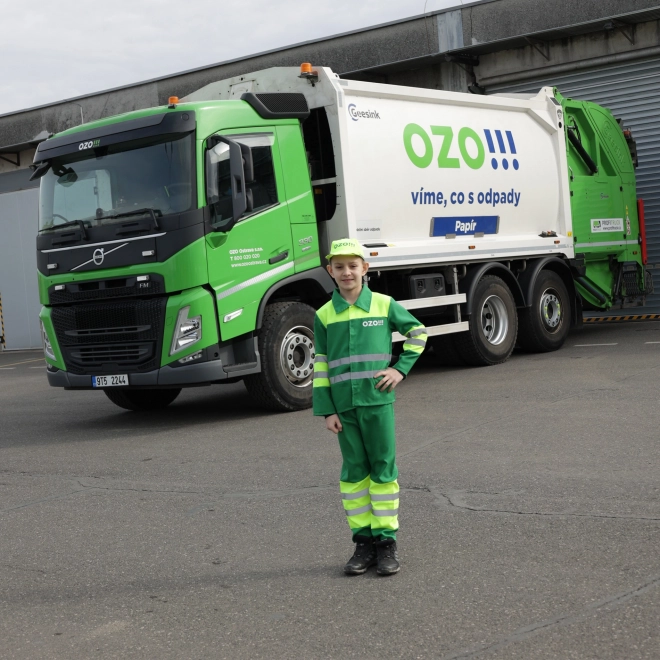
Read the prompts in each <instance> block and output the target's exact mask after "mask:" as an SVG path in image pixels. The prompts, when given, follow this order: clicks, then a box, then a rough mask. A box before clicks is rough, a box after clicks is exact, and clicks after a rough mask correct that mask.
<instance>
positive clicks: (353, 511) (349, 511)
mask: <svg viewBox="0 0 660 660" xmlns="http://www.w3.org/2000/svg"><path fill="white" fill-rule="evenodd" d="M369 511H371V502H369V504H365V505H364V506H360V507H358V508H357V509H346V515H347V516H348V517H349V518H352V517H354V516H359V515H360V514H361V513H367V512H369Z"/></svg>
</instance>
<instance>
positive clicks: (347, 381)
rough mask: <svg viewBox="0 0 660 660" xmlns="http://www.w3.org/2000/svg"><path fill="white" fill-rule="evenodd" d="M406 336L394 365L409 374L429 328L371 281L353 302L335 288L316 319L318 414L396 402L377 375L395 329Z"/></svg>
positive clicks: (384, 364) (386, 360)
mask: <svg viewBox="0 0 660 660" xmlns="http://www.w3.org/2000/svg"><path fill="white" fill-rule="evenodd" d="M394 331H397V332H399V333H400V334H402V335H404V336H405V337H406V340H405V343H404V344H403V353H402V354H401V355H400V357H399V360H398V361H397V363H396V364H395V365H393V366H394V368H395V369H396V370H397V371H400V372H401V373H402V374H403V375H404V376H407V375H408V372H409V371H410V369H412V366H413V365H414V364H415V362H416V360H417V358H418V357H419V356H420V355H421V353H422V351H423V350H424V346H425V345H426V338H427V337H426V328H425V327H424V326H423V325H422V324H421V323H420V322H419V321H418V320H417V319H416V318H415V317H414V316H413V315H412V314H410V313H409V312H408V311H407V310H406V309H405V308H404V307H403V306H402V305H400V304H399V303H398V302H396V300H394V299H393V298H391V297H390V296H385V295H383V294H381V293H375V292H372V291H371V290H370V289H369V287H367V286H366V285H365V286H363V287H362V291H361V292H360V295H359V296H358V299H357V300H356V301H355V304H354V305H351V304H349V303H348V302H347V301H346V300H345V299H344V298H343V297H342V295H341V294H340V293H339V290H338V289H335V291H334V293H333V294H332V300H330V301H329V302H328V303H326V304H325V305H323V307H321V309H319V310H318V312H316V317H315V319H314V344H315V348H316V358H315V360H314V414H315V415H326V416H327V415H332V414H333V413H340V412H345V411H346V410H351V409H353V408H357V407H358V406H382V405H384V404H386V403H393V402H394V398H395V395H394V391H392V392H381V391H380V390H378V389H376V383H377V382H378V381H376V380H375V379H374V375H375V374H376V373H377V372H378V371H381V370H383V369H387V367H389V365H390V361H391V359H392V332H394Z"/></svg>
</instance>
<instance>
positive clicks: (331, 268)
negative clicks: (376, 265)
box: [326, 255, 369, 294]
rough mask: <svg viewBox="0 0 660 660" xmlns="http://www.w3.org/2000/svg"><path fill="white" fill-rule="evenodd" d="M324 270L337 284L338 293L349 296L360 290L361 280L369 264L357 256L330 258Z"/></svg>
mask: <svg viewBox="0 0 660 660" xmlns="http://www.w3.org/2000/svg"><path fill="white" fill-rule="evenodd" d="M326 268H327V269H328V273H330V276H331V277H332V278H333V279H334V280H335V282H337V286H338V287H339V292H340V293H342V294H350V293H355V292H356V291H360V289H362V278H363V277H364V275H365V274H366V272H367V271H368V270H369V264H368V263H367V262H366V261H364V260H363V259H362V258H360V257H358V256H352V255H349V256H340V257H332V259H331V260H330V263H329V264H328V265H327V266H326Z"/></svg>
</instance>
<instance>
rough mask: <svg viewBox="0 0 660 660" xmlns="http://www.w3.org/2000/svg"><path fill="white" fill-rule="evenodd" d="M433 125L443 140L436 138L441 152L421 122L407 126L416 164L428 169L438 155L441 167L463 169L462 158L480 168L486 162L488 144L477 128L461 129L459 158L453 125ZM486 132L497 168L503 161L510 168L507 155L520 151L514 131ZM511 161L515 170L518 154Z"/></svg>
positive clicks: (405, 140) (407, 145) (405, 134)
mask: <svg viewBox="0 0 660 660" xmlns="http://www.w3.org/2000/svg"><path fill="white" fill-rule="evenodd" d="M430 129H431V135H433V136H437V137H439V138H441V141H438V140H435V143H436V144H439V146H438V151H437V154H436V151H435V148H434V140H432V138H431V135H429V134H428V132H427V131H426V130H425V129H424V128H422V127H421V126H420V125H419V124H408V125H407V126H406V127H405V128H404V129H403V144H404V146H405V148H406V153H407V154H408V158H410V162H411V163H412V164H413V165H415V166H416V167H419V168H420V169H424V168H426V167H428V166H429V165H431V163H432V162H433V160H434V158H436V159H437V163H438V167H441V168H443V169H459V168H460V167H461V160H462V161H463V163H465V165H467V166H468V167H469V168H471V169H473V170H478V169H479V168H481V167H482V166H483V164H484V162H485V160H486V147H485V146H484V142H483V140H482V139H481V136H480V135H479V134H478V133H477V132H476V131H475V130H473V129H471V128H469V127H467V126H464V127H463V128H461V129H460V130H459V131H458V136H456V138H457V139H456V141H457V142H458V151H459V153H460V155H461V157H460V158H456V157H455V156H450V155H449V152H450V150H451V148H452V145H453V142H454V129H453V128H452V127H451V126H431V127H430ZM493 134H494V135H495V139H493ZM415 136H417V138H418V139H417V140H416V141H415V142H416V145H415V146H413V139H414V138H415ZM484 136H485V138H486V142H487V144H488V151H489V152H490V154H491V156H492V158H491V166H492V168H493V169H494V170H496V169H498V167H499V166H500V164H501V166H502V168H503V169H505V170H508V169H509V159H508V158H507V157H508V156H513V155H515V154H517V151H516V145H515V142H514V139H513V133H512V132H511V131H501V130H499V129H497V130H494V131H491V130H490V129H484ZM504 137H506V140H507V142H508V151H507V146H506V144H505V142H504ZM498 150H499V154H498ZM500 158H501V160H500ZM511 165H512V166H513V169H514V170H517V169H518V168H519V167H520V163H519V162H518V159H517V158H513V160H512V162H511Z"/></svg>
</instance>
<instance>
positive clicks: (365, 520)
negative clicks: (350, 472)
mask: <svg viewBox="0 0 660 660" xmlns="http://www.w3.org/2000/svg"><path fill="white" fill-rule="evenodd" d="M370 481H371V480H370V478H369V477H365V478H364V479H363V480H362V481H358V482H357V483H351V482H350V481H340V482H339V490H340V491H341V496H342V504H343V505H344V511H345V512H346V517H347V518H346V519H347V522H348V525H349V527H350V528H351V529H358V528H360V527H369V525H370V521H371V497H370V495H369V485H370Z"/></svg>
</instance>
